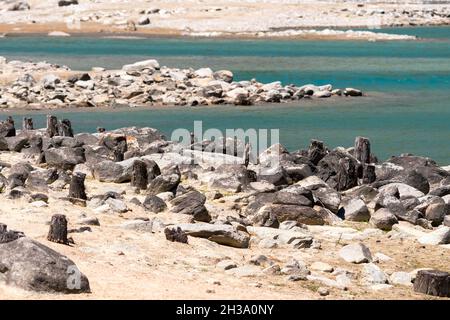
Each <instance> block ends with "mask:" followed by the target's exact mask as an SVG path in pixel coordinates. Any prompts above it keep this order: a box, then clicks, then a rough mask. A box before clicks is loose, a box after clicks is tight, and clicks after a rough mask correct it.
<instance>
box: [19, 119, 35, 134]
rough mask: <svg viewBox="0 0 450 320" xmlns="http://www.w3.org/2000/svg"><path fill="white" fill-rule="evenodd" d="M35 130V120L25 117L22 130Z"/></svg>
mask: <svg viewBox="0 0 450 320" xmlns="http://www.w3.org/2000/svg"><path fill="white" fill-rule="evenodd" d="M33 129H34V126H33V119H32V118H27V117H24V118H23V122H22V130H23V131H28V130H33Z"/></svg>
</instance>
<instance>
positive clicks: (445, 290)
mask: <svg viewBox="0 0 450 320" xmlns="http://www.w3.org/2000/svg"><path fill="white" fill-rule="evenodd" d="M414 291H415V292H420V293H425V294H427V295H430V296H436V297H447V298H449V297H450V273H448V272H444V271H438V270H421V271H419V272H418V273H417V276H416V280H415V281H414Z"/></svg>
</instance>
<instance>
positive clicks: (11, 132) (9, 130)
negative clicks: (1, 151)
mask: <svg viewBox="0 0 450 320" xmlns="http://www.w3.org/2000/svg"><path fill="white" fill-rule="evenodd" d="M15 136H16V128H15V127H14V119H13V118H12V117H11V116H9V117H8V118H7V119H6V121H2V122H0V137H15Z"/></svg>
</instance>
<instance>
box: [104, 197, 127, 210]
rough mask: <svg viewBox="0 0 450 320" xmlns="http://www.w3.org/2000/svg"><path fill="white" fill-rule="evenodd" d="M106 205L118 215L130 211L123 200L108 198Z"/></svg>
mask: <svg viewBox="0 0 450 320" xmlns="http://www.w3.org/2000/svg"><path fill="white" fill-rule="evenodd" d="M105 203H106V204H107V205H108V206H109V207H110V208H111V210H112V211H114V212H117V213H124V212H127V211H128V207H127V205H126V204H125V202H123V201H122V200H118V199H113V198H108V200H106V201H105Z"/></svg>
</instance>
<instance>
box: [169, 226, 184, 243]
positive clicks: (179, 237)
mask: <svg viewBox="0 0 450 320" xmlns="http://www.w3.org/2000/svg"><path fill="white" fill-rule="evenodd" d="M164 234H165V235H166V239H167V240H169V241H172V242H180V243H188V236H187V234H186V233H185V232H184V231H183V230H181V228H180V227H178V228H176V229H175V228H166V229H164Z"/></svg>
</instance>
